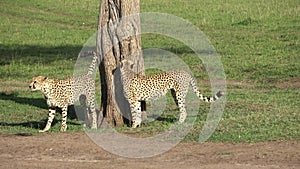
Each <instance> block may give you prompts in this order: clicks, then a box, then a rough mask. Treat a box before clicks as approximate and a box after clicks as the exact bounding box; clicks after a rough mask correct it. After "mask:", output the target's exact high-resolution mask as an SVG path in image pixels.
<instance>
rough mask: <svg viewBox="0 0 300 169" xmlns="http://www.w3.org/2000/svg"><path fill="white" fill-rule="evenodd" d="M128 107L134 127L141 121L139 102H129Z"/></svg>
mask: <svg viewBox="0 0 300 169" xmlns="http://www.w3.org/2000/svg"><path fill="white" fill-rule="evenodd" d="M130 109H131V113H132V128H136V127H138V126H140V125H141V123H142V111H141V102H139V101H135V102H133V103H131V104H130Z"/></svg>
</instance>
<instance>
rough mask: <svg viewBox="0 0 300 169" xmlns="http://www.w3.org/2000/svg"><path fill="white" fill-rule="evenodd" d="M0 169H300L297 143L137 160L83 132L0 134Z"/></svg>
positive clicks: (208, 146)
mask: <svg viewBox="0 0 300 169" xmlns="http://www.w3.org/2000/svg"><path fill="white" fill-rule="evenodd" d="M0 168H3V169H12V168H14V169H15V168H30V169H35V168H43V169H44V168H83V169H90V168H112V169H115V168H149V169H152V168H153V169H154V168H158V169H159V168H164V169H176V168H180V169H183V168H195V169H196V168H197V169H198V168H204V169H215V168H223V169H231V168H243V169H250V168H251V169H252V168H254V169H257V168H263V169H271V168H272V169H273V168H280V169H283V168H295V169H296V168H300V144H299V142H298V141H287V142H283V141H282V142H263V143H255V144H245V143H243V144H231V143H209V142H207V143H180V144H178V145H177V146H176V147H174V148H173V149H171V150H170V151H168V152H166V153H164V154H161V155H158V156H154V157H150V158H141V159H129V158H123V157H120V156H117V155H113V154H110V153H109V152H106V151H105V150H103V149H102V148H101V147H98V146H97V145H96V144H94V143H93V142H92V140H90V138H89V137H88V136H87V135H86V134H85V133H62V134H47V133H46V134H40V135H27V136H26V135H0Z"/></svg>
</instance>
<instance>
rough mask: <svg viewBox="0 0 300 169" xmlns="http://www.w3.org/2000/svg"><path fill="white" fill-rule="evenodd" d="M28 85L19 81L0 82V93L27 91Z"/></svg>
mask: <svg viewBox="0 0 300 169" xmlns="http://www.w3.org/2000/svg"><path fill="white" fill-rule="evenodd" d="M28 86H29V83H26V82H20V81H2V82H1V81H0V91H16V90H28Z"/></svg>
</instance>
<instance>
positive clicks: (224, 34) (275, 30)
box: [0, 0, 300, 142]
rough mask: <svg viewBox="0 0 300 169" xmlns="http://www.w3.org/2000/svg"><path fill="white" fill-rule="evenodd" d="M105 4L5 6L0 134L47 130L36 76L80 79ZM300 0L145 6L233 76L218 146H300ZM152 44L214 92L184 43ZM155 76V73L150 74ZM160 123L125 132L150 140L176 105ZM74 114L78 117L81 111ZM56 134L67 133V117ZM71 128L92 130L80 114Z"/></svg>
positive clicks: (148, 42) (0, 40)
mask: <svg viewBox="0 0 300 169" xmlns="http://www.w3.org/2000/svg"><path fill="white" fill-rule="evenodd" d="M98 3H99V1H78V0H75V1H70V0H68V1H41V0H30V1H17V0H15V1H11V0H4V1H3V3H2V4H1V6H0V19H1V23H0V89H1V91H0V124H1V125H0V133H6V134H7V133H8V134H15V133H37V131H38V129H41V128H42V127H44V125H45V120H46V118H47V105H46V103H45V100H44V97H43V95H42V94H41V93H40V92H30V91H28V90H27V88H28V82H29V81H30V79H31V78H32V77H33V76H37V75H44V76H48V77H50V78H65V77H67V76H71V75H72V74H73V70H74V64H75V62H76V59H77V55H78V53H79V52H80V50H81V48H82V46H83V44H84V43H85V42H86V41H87V39H88V38H89V37H90V36H92V35H93V34H94V33H95V31H96V28H97V16H98ZM298 6H299V2H297V1H294V0H287V1H276V0H264V1H258V0H254V1H242V0H230V1H226V2H223V1H208V0H203V1H196V0H192V1H184V0H172V1H171V0H165V1H158V0H153V1H141V12H162V13H169V14H173V15H176V16H178V17H181V18H184V19H186V20H187V21H189V22H191V23H192V24H194V25H196V26H197V27H199V28H200V29H201V30H202V31H203V32H204V33H205V34H206V35H207V36H208V37H209V39H210V41H211V42H212V44H213V46H214V47H215V48H216V50H217V51H218V53H219V54H220V56H221V59H222V63H223V66H224V70H225V73H226V77H227V80H228V85H227V86H228V89H227V97H226V98H227V103H226V108H225V111H224V114H223V117H222V119H221V121H220V123H219V126H218V127H217V129H216V131H215V132H214V134H213V135H212V136H211V137H210V139H209V140H210V141H225V142H258V141H270V140H299V139H300V132H299V128H300V112H299V105H300V99H299V98H298V97H299V94H300V90H299V87H300V86H299V83H300V63H299V60H300V50H299V49H300V46H299V37H300V31H299V30H300V18H299V7H298ZM142 43H143V48H160V49H164V50H168V51H171V52H173V53H176V54H177V55H179V56H180V57H181V58H182V59H183V60H184V61H185V62H186V63H187V64H188V65H189V66H190V69H191V71H192V72H193V74H194V75H195V77H196V78H197V81H198V83H199V85H200V84H201V85H200V88H201V90H202V91H204V93H205V94H209V91H210V87H209V86H208V85H206V83H202V82H203V81H208V75H207V73H206V71H205V67H204V66H203V65H202V64H201V61H200V60H197V59H196V57H195V55H194V54H193V53H192V52H191V50H190V49H189V48H188V47H186V46H184V45H183V44H182V43H180V42H178V41H176V40H174V39H171V38H168V37H164V36H161V35H152V34H147V35H142ZM150 73H151V72H150ZM168 105H169V106H168V107H167V109H166V111H165V112H164V114H163V115H162V117H161V118H160V119H159V120H156V121H152V122H149V123H148V124H146V125H145V126H143V127H142V128H139V129H136V130H128V128H127V127H124V128H120V129H118V130H120V131H121V132H124V133H128V134H137V135H142V136H148V135H152V134H155V133H159V132H162V131H164V130H165V129H166V128H167V127H168V126H170V124H172V123H173V122H175V121H176V118H177V114H176V112H177V108H176V106H175V105H174V103H173V102H172V101H170V104H168ZM208 110H209V105H208V104H203V103H201V108H200V109H199V114H198V115H197V120H196V122H195V125H194V126H193V128H192V130H191V131H190V133H189V134H188V135H187V136H186V138H185V141H197V139H198V137H199V132H200V131H201V128H202V126H203V124H204V122H205V119H206V116H207V112H208ZM72 112H74V111H71V113H70V114H72ZM56 119H57V120H56V121H55V122H54V123H55V124H54V125H53V128H52V129H51V132H59V128H60V116H59V115H58V116H57V117H56ZM68 124H69V130H68V132H81V131H83V130H82V128H81V125H80V122H79V121H78V120H77V119H76V117H74V116H73V117H72V115H71V116H70V118H69V119H68Z"/></svg>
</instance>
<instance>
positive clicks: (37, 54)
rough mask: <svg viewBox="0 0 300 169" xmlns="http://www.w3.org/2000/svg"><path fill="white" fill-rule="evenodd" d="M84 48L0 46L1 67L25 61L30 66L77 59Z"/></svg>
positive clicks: (72, 46)
mask: <svg viewBox="0 0 300 169" xmlns="http://www.w3.org/2000/svg"><path fill="white" fill-rule="evenodd" d="M81 49H82V46H74V45H65V46H37V45H0V65H6V64H10V62H12V61H16V60H20V59H25V60H26V63H28V64H36V63H41V62H42V63H47V64H49V63H51V62H53V61H57V60H66V59H76V58H77V56H78V54H79V52H80V50H81Z"/></svg>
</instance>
